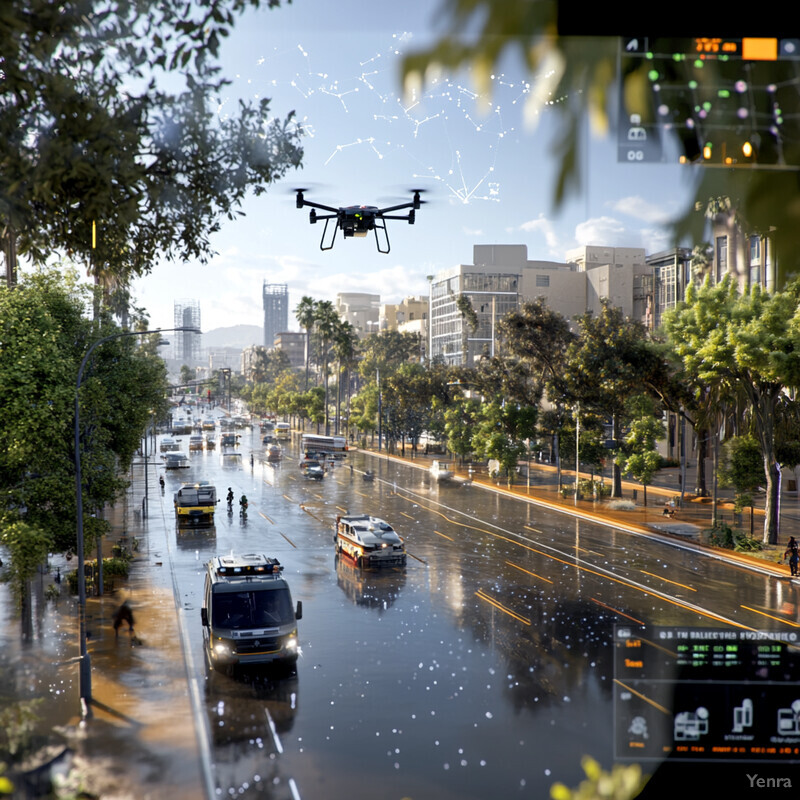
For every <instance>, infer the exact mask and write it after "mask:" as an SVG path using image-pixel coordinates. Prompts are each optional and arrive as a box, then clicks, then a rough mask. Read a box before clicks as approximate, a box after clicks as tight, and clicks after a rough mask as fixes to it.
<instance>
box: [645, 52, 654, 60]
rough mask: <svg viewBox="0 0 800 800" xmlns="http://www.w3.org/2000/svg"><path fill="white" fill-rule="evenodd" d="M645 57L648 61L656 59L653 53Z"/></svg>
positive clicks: (646, 54)
mask: <svg viewBox="0 0 800 800" xmlns="http://www.w3.org/2000/svg"><path fill="white" fill-rule="evenodd" d="M644 57H645V58H646V59H647V60H648V61H652V60H653V59H654V58H655V56H654V55H653V54H652V53H645V54H644Z"/></svg>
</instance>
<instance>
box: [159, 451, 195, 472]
mask: <svg viewBox="0 0 800 800" xmlns="http://www.w3.org/2000/svg"><path fill="white" fill-rule="evenodd" d="M164 461H165V464H164V466H165V467H166V469H183V468H185V467H188V466H189V459H188V458H186V456H185V455H184V454H183V453H165V455H164Z"/></svg>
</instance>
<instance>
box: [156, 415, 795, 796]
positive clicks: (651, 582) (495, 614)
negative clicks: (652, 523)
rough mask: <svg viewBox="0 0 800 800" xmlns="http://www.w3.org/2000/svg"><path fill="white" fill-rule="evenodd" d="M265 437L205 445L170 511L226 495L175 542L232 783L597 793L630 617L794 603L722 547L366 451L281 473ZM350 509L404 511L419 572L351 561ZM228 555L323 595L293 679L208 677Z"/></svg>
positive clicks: (296, 588) (653, 619)
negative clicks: (214, 565) (206, 596)
mask: <svg viewBox="0 0 800 800" xmlns="http://www.w3.org/2000/svg"><path fill="white" fill-rule="evenodd" d="M183 438H184V440H185V441H184V443H186V442H188V437H183ZM260 440H261V436H260V434H259V433H258V431H257V430H254V431H253V432H250V431H249V430H247V431H245V432H244V434H243V436H242V439H241V444H240V446H239V448H238V451H239V453H240V455H238V456H227V455H223V454H221V453H220V452H219V451H210V452H206V451H203V452H199V453H193V454H191V455H190V463H191V467H190V468H189V469H188V470H180V471H170V472H167V473H166V481H167V486H166V492H165V494H164V496H163V499H162V500H161V501H160V507H159V498H154V500H153V501H152V505H151V513H150V524H151V525H153V524H160V523H159V520H163V524H164V525H166V526H171V528H172V529H174V520H173V517H172V507H171V497H172V492H173V491H175V490H176V489H177V488H178V486H179V485H180V483H181V482H182V481H192V482H193V481H195V480H199V479H205V480H209V481H211V482H213V483H214V484H215V485H216V486H217V489H218V493H219V495H220V496H221V497H222V498H223V499H222V501H221V502H220V505H219V507H218V511H217V515H216V524H215V526H214V527H213V528H210V529H209V528H206V529H202V528H198V529H189V530H186V529H184V530H181V531H175V533H174V535H175V544H176V546H175V548H174V549H173V550H172V560H173V570H174V575H175V580H176V585H177V589H178V591H179V594H180V598H181V603H182V605H183V607H184V609H185V611H186V618H187V620H188V621H189V622H190V629H189V632H188V633H189V639H190V642H191V657H192V661H193V664H194V667H193V668H194V669H195V670H196V673H197V676H198V679H199V680H200V681H201V685H203V686H204V687H205V702H206V710H207V719H208V726H209V735H210V738H211V741H212V754H213V760H214V770H213V775H214V781H215V784H216V787H217V796H218V797H245V798H247V797H274V798H278V800H283V798H292V799H293V800H298V798H305V799H306V800H308V799H310V798H314V799H317V798H319V799H320V800H321V799H322V798H324V800H339V799H340V798H341V799H342V800H343V799H344V798H359V799H360V798H367V797H368V798H370V800H384V799H385V800H400V798H413V800H434V799H435V800H451V798H452V800H455V798H459V800H472V799H474V800H486V798H494V797H525V798H546V797H548V796H549V791H550V787H551V785H552V784H553V783H554V782H556V781H562V782H564V783H566V784H567V785H570V786H577V784H578V783H579V782H580V781H581V780H582V778H583V777H584V775H583V772H582V770H581V766H580V760H581V757H582V756H583V755H584V754H591V755H592V756H594V757H595V758H596V759H597V760H599V761H600V762H601V763H602V764H603V765H604V766H606V767H610V766H611V765H612V763H613V759H614V744H613V739H614V711H613V703H612V698H613V693H614V682H613V679H614V668H613V650H614V648H613V640H612V636H613V626H614V625H615V624H616V623H620V624H638V623H645V624H648V625H683V626H689V625H698V626H715V627H720V626H721V625H724V624H729V623H733V624H734V626H737V625H741V626H745V627H753V628H763V627H764V623H765V622H767V621H768V620H767V619H766V618H765V617H764V614H766V613H767V612H769V611H771V610H772V609H775V608H780V607H781V606H782V605H785V603H786V602H787V600H793V598H787V596H786V592H789V591H793V590H791V589H789V588H787V587H786V586H784V585H782V584H780V583H776V582H775V581H770V580H769V579H768V578H767V577H765V576H762V575H758V574H756V573H753V572H749V571H747V570H744V569H742V568H739V567H736V566H734V565H731V564H728V563H725V562H724V561H720V560H714V559H710V558H705V557H698V556H697V555H696V554H694V553H692V552H690V551H688V550H682V549H679V548H676V547H674V546H669V545H665V544H660V543H658V542H655V541H646V540H644V539H642V538H638V537H635V536H632V535H630V534H626V533H622V532H620V531H613V530H610V529H608V528H603V527H600V526H598V525H596V524H593V523H589V522H585V521H581V520H575V519H571V518H568V517H565V516H563V515H559V514H556V513H551V512H548V511H545V510H543V509H540V508H537V507H534V506H531V505H529V504H527V503H524V502H520V501H517V500H512V499H508V498H503V497H500V496H498V495H495V494H493V493H490V492H487V491H485V490H481V489H478V488H476V487H467V486H461V485H459V484H449V483H448V484H444V483H443V484H436V483H432V482H431V481H430V479H429V476H428V475H427V473H426V472H424V471H422V470H416V469H414V468H411V467H407V466H404V465H401V464H396V463H393V462H387V461H384V460H379V459H376V458H374V457H371V456H368V455H363V454H355V455H351V456H350V457H349V460H348V464H347V465H345V466H337V467H335V468H334V469H333V470H331V471H330V472H329V473H328V475H327V476H326V477H325V479H324V480H323V481H308V480H306V479H305V478H303V476H302V475H301V473H300V471H299V469H298V467H297V456H298V454H297V452H296V451H294V450H291V449H289V450H288V451H287V454H286V456H285V458H284V459H283V461H282V462H280V463H279V464H276V465H270V464H267V463H266V462H265V461H264V460H263V458H264V456H263V449H262V448H261V445H260ZM251 451H252V452H253V453H254V454H255V463H254V466H253V467H252V469H251V467H250V463H249V456H250V453H251ZM350 464H352V466H353V470H352V471H351V470H350V466H349V465H350ZM365 468H369V469H372V470H374V471H375V472H376V476H377V477H376V480H375V481H374V482H373V483H366V482H364V481H363V480H362V477H361V474H362V472H363V470H364V469H365ZM228 486H231V487H232V488H233V490H234V492H235V493H236V496H237V500H238V498H239V496H240V495H241V494H242V493H245V494H246V495H247V497H248V499H249V501H250V512H249V516H248V518H247V520H246V521H243V520H241V519H240V518H239V516H238V513H237V514H236V515H232V516H229V515H227V514H226V512H225V505H224V496H225V493H226V491H227V487H228ZM344 511H349V512H352V513H372V514H375V515H377V516H381V517H383V518H385V519H386V520H387V521H389V522H390V523H391V524H392V525H393V526H394V527H395V528H396V529H397V530H398V532H399V533H400V535H401V536H403V537H404V538H405V540H406V547H407V551H408V553H409V559H408V564H407V566H406V568H405V569H402V570H401V569H398V570H389V571H385V572H380V573H378V572H370V571H360V570H358V569H356V568H355V567H354V566H353V565H352V564H351V563H349V562H345V561H337V559H336V558H335V556H334V552H333V541H332V537H333V524H334V520H335V517H336V515H337V514H340V513H343V512H344ZM230 551H238V552H254V551H255V552H265V553H267V554H268V555H270V556H277V557H278V558H279V559H280V561H281V562H282V563H283V564H284V566H285V576H286V577H287V578H288V580H289V581H290V585H291V589H292V593H293V598H294V600H295V601H297V600H302V601H303V607H304V616H303V619H302V620H301V622H300V623H299V632H300V640H301V647H302V655H301V658H300V660H299V662H298V666H297V671H296V674H295V675H292V676H286V675H284V674H280V673H270V672H266V673H263V672H262V673H256V674H252V675H246V676H243V677H239V678H237V679H232V678H229V677H226V676H223V675H218V674H216V673H212V672H210V671H208V670H207V669H206V667H205V664H204V658H203V648H202V635H201V626H200V611H199V609H200V606H201V604H202V587H203V565H204V563H205V562H206V561H208V559H209V558H210V557H211V556H213V555H216V554H220V553H226V552H230ZM192 621H193V622H194V624H191V623H192ZM649 766H650V768H649V769H647V768H646V771H652V768H653V766H654V765H649Z"/></svg>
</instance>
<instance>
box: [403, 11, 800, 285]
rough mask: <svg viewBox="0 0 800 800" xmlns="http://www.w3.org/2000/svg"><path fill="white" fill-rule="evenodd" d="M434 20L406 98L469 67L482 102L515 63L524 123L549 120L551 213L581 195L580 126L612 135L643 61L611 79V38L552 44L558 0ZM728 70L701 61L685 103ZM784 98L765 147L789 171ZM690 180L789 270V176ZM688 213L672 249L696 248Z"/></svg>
mask: <svg viewBox="0 0 800 800" xmlns="http://www.w3.org/2000/svg"><path fill="white" fill-rule="evenodd" d="M439 20H440V21H441V22H442V28H441V29H442V30H443V31H445V33H444V34H442V35H441V36H439V38H438V39H436V40H434V41H433V43H432V44H430V45H428V46H426V47H425V48H424V49H420V50H418V51H416V52H412V53H411V54H409V55H408V56H407V57H406V59H405V61H404V66H403V69H404V77H405V83H406V89H407V91H408V93H409V94H412V93H413V92H414V91H415V90H416V89H417V88H418V87H419V86H420V85H421V83H422V82H423V80H425V79H427V78H429V76H430V77H432V76H435V75H438V74H440V73H441V72H442V71H443V70H450V71H455V70H459V69H463V68H468V69H469V71H470V74H471V76H472V79H473V82H474V85H475V90H476V92H477V93H479V95H481V96H482V97H485V98H490V96H491V85H492V77H493V75H494V74H497V73H501V72H502V71H503V66H502V62H503V61H504V60H505V59H507V58H508V57H515V58H519V59H521V60H522V62H523V64H525V66H526V67H527V70H528V72H529V74H530V76H531V77H532V78H534V79H536V80H537V82H539V84H540V85H539V86H537V91H535V92H531V93H530V96H529V98H528V101H527V106H526V109H525V116H526V118H527V119H529V120H535V119H536V118H537V116H538V115H539V113H540V112H541V111H542V110H543V108H544V106H545V104H547V105H548V110H549V111H551V112H552V113H553V114H555V115H557V120H558V123H557V124H558V130H557V133H556V134H555V136H554V146H553V155H554V156H555V158H556V160H557V163H558V166H559V169H558V172H557V176H556V178H555V181H554V185H553V186H552V197H553V203H554V206H555V207H556V208H558V207H559V206H560V205H561V204H562V203H563V202H564V201H565V200H566V199H567V198H569V197H570V196H574V195H577V194H578V192H579V191H580V190H581V186H582V180H583V179H584V177H585V176H583V175H582V174H581V169H582V165H583V164H584V159H583V158H581V156H580V153H581V149H582V147H584V146H585V143H584V142H583V141H582V138H581V137H582V136H583V135H585V131H586V127H587V126H585V125H584V124H583V121H584V119H586V118H588V120H589V123H590V128H591V131H592V133H593V134H595V135H605V134H607V133H608V132H609V131H610V132H612V133H613V132H615V128H616V125H617V119H618V118H619V115H618V113H617V110H618V102H617V101H618V98H619V96H621V95H624V96H626V97H637V98H645V97H647V95H649V94H650V93H651V92H652V88H651V81H650V78H649V76H648V72H649V71H650V70H651V68H652V64H651V62H650V61H649V60H648V59H639V60H637V61H636V62H634V63H632V65H631V66H630V68H629V69H627V70H626V71H625V72H623V73H622V74H619V71H618V69H617V63H618V56H619V39H618V38H617V37H595V36H575V37H569V36H559V35H558V1H557V0H533V1H529V0H440V3H439ZM742 33H743V34H744V33H746V31H745V30H743V31H742ZM649 47H650V48H651V50H652V51H653V52H662V53H672V52H678V50H677V49H676V45H675V43H674V42H673V41H671V40H656V39H650V40H649ZM762 66H763V67H764V69H763V70H762V69H761V68H760V67H762ZM660 70H661V73H662V74H661V77H660V81H661V82H662V83H663V84H665V85H668V84H681V83H684V82H685V74H684V73H683V71H682V65H681V63H680V61H679V60H674V61H670V60H665V62H664V63H663V64H661V65H660ZM729 70H730V67H729V65H728V64H726V60H725V59H720V60H718V61H715V60H709V61H704V64H703V69H702V70H699V71H698V72H697V73H696V75H695V79H696V82H697V88H695V90H694V92H693V96H694V97H716V95H717V89H718V87H719V86H720V85H723V84H725V83H726V82H727V83H730V73H729ZM768 70H769V64H768V62H765V64H764V65H758V66H756V67H755V68H754V69H752V70H751V72H750V73H748V78H747V80H748V82H753V83H757V82H761V83H762V84H769V83H773V82H774V71H773V72H772V73H771V72H769V71H768ZM725 75H727V78H725V77H724V76H725ZM618 81H621V82H622V86H618ZM784 97H786V102H787V103H788V105H789V106H790V107H791V108H792V111H787V110H786V109H782V111H783V113H782V114H781V131H780V135H779V136H777V137H775V144H773V145H772V146H773V147H779V148H781V152H779V153H773V156H774V157H775V158H776V159H777V163H780V164H787V165H796V164H798V163H800V136H799V135H798V130H797V125H798V122H797V120H798V117H797V114H796V110H797V105H798V103H797V95H796V94H795V95H794V96H792V95H791V94H787V95H785V96H784ZM553 98H559V102H556V103H554V102H552V100H553ZM650 105H651V104H650V103H648V102H647V101H645V102H641V103H637V107H639V106H641V107H642V108H648V107H649V106H650ZM776 105H777V104H776ZM783 105H784V103H783V102H782V103H781V106H783ZM488 108H489V105H488V101H487V110H488ZM686 113H687V115H691V114H692V113H693V109H691V108H687V109H686ZM645 121H646V120H645ZM738 124H739V120H737V119H735V118H733V117H732V118H731V127H732V128H733V127H735V126H737V125H738ZM674 133H675V137H676V138H675V145H676V147H677V148H678V150H679V152H680V153H681V154H682V155H684V156H685V157H686V158H687V160H688V161H690V162H694V161H696V160H697V157H698V153H697V149H698V142H697V139H696V137H695V136H692V135H690V134H691V130H689V129H688V128H684V127H683V126H675V131H674ZM767 138H768V137H766V136H765V137H764V141H762V142H761V147H762V149H764V150H766V148H767V147H768V146H770V143H769V142H767V141H766V139H767ZM693 178H694V180H693V182H692V184H691V187H692V189H693V191H694V197H695V203H699V204H701V205H703V206H704V205H705V203H706V200H707V198H709V197H720V196H729V197H731V198H733V199H734V200H735V202H736V205H737V207H738V208H739V209H740V213H741V217H742V219H743V221H744V222H745V227H746V229H747V230H748V232H753V233H755V232H761V233H764V234H767V233H769V235H770V237H771V238H772V240H773V241H774V242H775V243H776V246H777V249H778V251H779V253H780V259H781V261H780V263H781V265H782V268H783V269H784V270H786V271H787V273H788V274H791V273H792V272H796V271H797V270H798V267H799V266H800V205H798V204H797V203H796V202H794V200H795V197H796V196H797V176H796V173H795V171H794V170H793V169H786V170H781V169H701V170H699V171H698V172H697V173H695V174H694V176H693ZM694 205H695V204H694V203H687V205H686V207H685V209H684V210H683V212H682V213H681V214H680V215H679V216H678V217H677V219H676V220H675V221H674V223H673V234H674V240H675V241H680V240H681V238H683V237H684V236H686V235H688V236H689V237H690V239H691V240H692V241H694V242H698V241H701V240H702V239H703V229H702V226H703V224H704V220H703V219H701V218H700V217H699V216H698V215H697V214H695V213H694V210H693V209H694Z"/></svg>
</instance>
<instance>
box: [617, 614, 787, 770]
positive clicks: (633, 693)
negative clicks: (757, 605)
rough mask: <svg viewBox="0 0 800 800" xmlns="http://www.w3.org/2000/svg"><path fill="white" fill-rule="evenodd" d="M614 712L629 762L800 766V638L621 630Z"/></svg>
mask: <svg viewBox="0 0 800 800" xmlns="http://www.w3.org/2000/svg"><path fill="white" fill-rule="evenodd" d="M614 715H615V726H614V727H615V757H616V758H617V759H620V760H624V761H630V760H651V759H652V760H659V761H661V760H664V759H670V760H671V761H684V762H686V761H706V762H707V761H713V762H721V761H747V762H756V763H759V762H762V763H764V762H773V763H774V762H781V763H791V762H800V633H795V632H788V633H786V632H773V631H752V630H744V629H739V628H722V629H717V628H680V627H675V628H659V627H656V628H639V627H631V626H623V625H619V626H617V627H616V629H615V632H614ZM798 785H800V784H798Z"/></svg>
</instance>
